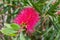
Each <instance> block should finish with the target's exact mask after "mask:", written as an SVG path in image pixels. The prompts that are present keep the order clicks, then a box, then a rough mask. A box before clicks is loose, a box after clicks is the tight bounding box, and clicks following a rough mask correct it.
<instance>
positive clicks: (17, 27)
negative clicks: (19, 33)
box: [11, 23, 20, 30]
mask: <svg viewBox="0 0 60 40" xmlns="http://www.w3.org/2000/svg"><path fill="white" fill-rule="evenodd" d="M11 27H12V29H13V30H19V29H20V26H19V25H18V24H15V23H12V24H11Z"/></svg>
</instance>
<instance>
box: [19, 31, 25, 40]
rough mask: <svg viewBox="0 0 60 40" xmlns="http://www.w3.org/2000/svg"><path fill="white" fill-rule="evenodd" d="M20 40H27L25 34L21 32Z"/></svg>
mask: <svg viewBox="0 0 60 40" xmlns="http://www.w3.org/2000/svg"><path fill="white" fill-rule="evenodd" d="M20 40H26V39H25V36H24V34H23V33H22V32H21V33H20Z"/></svg>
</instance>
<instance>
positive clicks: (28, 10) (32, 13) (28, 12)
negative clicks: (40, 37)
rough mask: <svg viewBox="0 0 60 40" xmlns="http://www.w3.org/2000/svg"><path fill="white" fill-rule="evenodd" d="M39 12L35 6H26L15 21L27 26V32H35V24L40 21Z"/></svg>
mask: <svg viewBox="0 0 60 40" xmlns="http://www.w3.org/2000/svg"><path fill="white" fill-rule="evenodd" d="M39 20H40V16H39V13H38V12H37V11H36V10H35V9H34V8H33V7H25V8H24V9H23V10H21V11H20V12H19V14H18V15H17V16H16V18H15V19H14V23H16V24H18V25H20V26H21V27H25V28H26V31H27V32H31V33H32V32H34V27H35V25H36V24H37V23H38V22H39Z"/></svg>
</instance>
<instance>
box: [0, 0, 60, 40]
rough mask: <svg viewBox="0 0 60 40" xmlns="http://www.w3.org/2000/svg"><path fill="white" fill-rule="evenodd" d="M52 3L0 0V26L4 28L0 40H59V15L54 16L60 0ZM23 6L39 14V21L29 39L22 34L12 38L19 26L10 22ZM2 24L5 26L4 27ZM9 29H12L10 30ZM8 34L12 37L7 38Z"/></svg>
mask: <svg viewBox="0 0 60 40" xmlns="http://www.w3.org/2000/svg"><path fill="white" fill-rule="evenodd" d="M53 1H54V0H2V3H0V16H1V18H0V19H1V20H2V22H1V23H0V24H1V25H2V27H3V28H4V27H5V26H6V28H4V29H3V30H2V32H3V34H2V33H1V32H0V34H2V35H1V36H0V40H60V15H57V14H56V12H57V11H58V10H60V7H58V5H60V0H57V1H56V2H55V3H54V4H52V3H53ZM25 6H32V7H34V8H35V9H36V10H37V11H38V12H39V13H40V16H41V21H40V22H39V24H38V25H37V27H36V32H35V33H33V35H32V36H31V37H30V36H27V35H25V34H23V33H20V34H18V35H19V36H15V37H13V35H16V34H14V33H15V32H16V30H17V29H19V26H18V25H16V24H12V23H13V21H12V20H13V19H14V18H15V16H16V15H17V14H18V12H19V11H20V10H22V9H23V8H24V7H25ZM5 16H7V17H5ZM4 23H7V24H5V25H4ZM11 25H13V26H11ZM14 26H16V27H17V29H16V27H15V28H14ZM10 27H12V28H11V29H10ZM8 28H9V30H8ZM13 29H16V30H13ZM4 30H5V31H4ZM7 30H8V31H7ZM9 31H11V32H9ZM8 33H11V34H12V36H10V35H9V36H8ZM4 34H5V35H4ZM6 34H7V35H6Z"/></svg>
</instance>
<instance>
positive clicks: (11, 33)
mask: <svg viewBox="0 0 60 40" xmlns="http://www.w3.org/2000/svg"><path fill="white" fill-rule="evenodd" d="M0 31H1V32H2V33H3V34H5V35H9V36H15V35H16V34H15V33H16V32H17V31H14V30H13V29H10V28H2V30H0Z"/></svg>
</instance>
